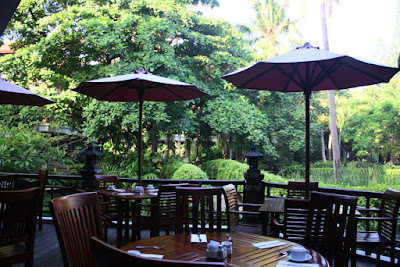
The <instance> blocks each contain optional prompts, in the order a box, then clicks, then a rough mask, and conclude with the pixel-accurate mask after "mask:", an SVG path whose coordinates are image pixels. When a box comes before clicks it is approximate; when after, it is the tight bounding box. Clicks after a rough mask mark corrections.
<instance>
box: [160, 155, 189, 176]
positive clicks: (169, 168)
mask: <svg viewBox="0 0 400 267" xmlns="http://www.w3.org/2000/svg"><path fill="white" fill-rule="evenodd" d="M183 164H184V163H183V162H182V161H180V160H178V159H175V158H170V159H168V161H167V162H165V163H164V166H163V167H162V170H161V173H162V177H163V178H165V179H171V178H172V176H173V175H174V173H175V171H176V170H177V169H179V167H181V166H182V165H183Z"/></svg>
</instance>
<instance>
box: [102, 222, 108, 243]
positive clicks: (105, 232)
mask: <svg viewBox="0 0 400 267" xmlns="http://www.w3.org/2000/svg"><path fill="white" fill-rule="evenodd" d="M103 228H104V241H105V242H107V240H108V225H107V223H106V222H104V227H103Z"/></svg>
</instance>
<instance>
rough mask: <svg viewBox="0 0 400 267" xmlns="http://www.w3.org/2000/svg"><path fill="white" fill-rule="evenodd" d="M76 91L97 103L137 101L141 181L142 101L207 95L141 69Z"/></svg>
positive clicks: (189, 86) (82, 86)
mask: <svg viewBox="0 0 400 267" xmlns="http://www.w3.org/2000/svg"><path fill="white" fill-rule="evenodd" d="M74 90H75V91H77V92H79V93H82V94H85V95H88V96H92V97H94V98H96V99H98V100H106V101H115V102H130V101H139V140H138V143H139V145H138V156H139V166H138V169H139V170H138V178H139V184H141V179H142V160H143V159H142V157H143V156H142V154H143V151H142V118H143V102H144V101H156V102H172V101H184V100H190V99H194V98H198V97H202V96H205V95H207V93H205V92H203V91H202V90H200V89H199V88H197V87H196V85H193V84H188V83H184V82H180V81H176V80H172V79H168V78H164V77H161V76H157V75H153V74H151V73H149V72H147V71H145V70H143V69H140V70H137V71H134V72H132V73H129V74H126V75H119V76H114V77H108V78H103V79H97V80H92V81H87V82H82V83H80V84H79V86H78V87H77V88H75V89H74Z"/></svg>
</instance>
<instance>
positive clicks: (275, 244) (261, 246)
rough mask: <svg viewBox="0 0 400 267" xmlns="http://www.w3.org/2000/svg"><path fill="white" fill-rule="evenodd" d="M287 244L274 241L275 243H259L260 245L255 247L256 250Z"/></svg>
mask: <svg viewBox="0 0 400 267" xmlns="http://www.w3.org/2000/svg"><path fill="white" fill-rule="evenodd" d="M285 244H286V243H285V242H282V241H279V240H274V241H266V242H258V243H253V246H255V247H256V248H273V247H278V246H282V245H285Z"/></svg>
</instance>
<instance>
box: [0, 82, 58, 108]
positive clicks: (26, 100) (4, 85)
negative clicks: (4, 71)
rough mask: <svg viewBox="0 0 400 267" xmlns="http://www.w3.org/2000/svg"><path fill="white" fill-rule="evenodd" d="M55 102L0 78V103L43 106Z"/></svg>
mask: <svg viewBox="0 0 400 267" xmlns="http://www.w3.org/2000/svg"><path fill="white" fill-rule="evenodd" d="M52 103H56V102H55V101H53V100H50V99H48V98H45V97H43V96H40V95H38V94H35V93H33V92H31V91H29V90H27V89H24V88H22V87H19V86H17V85H14V84H12V83H9V82H7V81H5V80H3V79H1V78H0V104H11V105H25V106H43V105H47V104H52Z"/></svg>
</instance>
